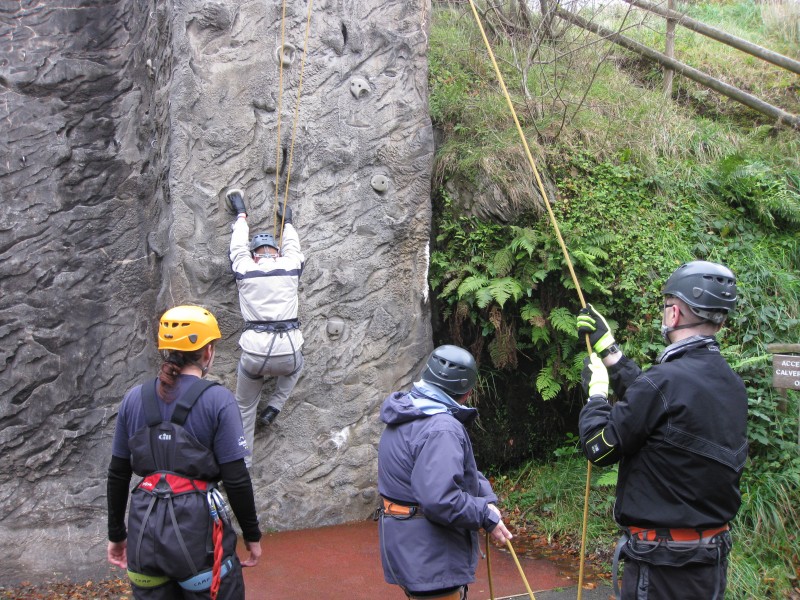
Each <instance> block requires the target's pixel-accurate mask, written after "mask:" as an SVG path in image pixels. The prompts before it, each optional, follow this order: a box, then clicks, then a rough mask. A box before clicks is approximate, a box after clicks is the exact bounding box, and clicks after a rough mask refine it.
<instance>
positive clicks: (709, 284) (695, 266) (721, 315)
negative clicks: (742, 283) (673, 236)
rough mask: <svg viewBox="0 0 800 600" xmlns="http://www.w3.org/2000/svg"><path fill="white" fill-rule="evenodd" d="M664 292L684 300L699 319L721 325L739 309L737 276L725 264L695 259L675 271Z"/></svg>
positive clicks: (665, 294)
mask: <svg viewBox="0 0 800 600" xmlns="http://www.w3.org/2000/svg"><path fill="white" fill-rule="evenodd" d="M661 293H662V294H663V295H664V296H675V297H677V298H680V299H681V300H683V301H684V302H685V303H686V304H688V305H689V308H691V309H692V312H693V313H694V314H696V315H697V316H698V317H700V318H701V319H703V320H705V321H711V322H712V323H714V324H716V325H719V324H720V323H722V322H723V321H724V320H725V316H726V315H727V314H728V313H729V312H730V311H732V310H733V309H734V308H736V276H735V275H734V274H733V271H731V270H730V269H729V268H728V267H726V266H724V265H720V264H717V263H712V262H707V261H704V260H695V261H692V262H688V263H684V264H682V265H681V266H680V267H678V268H677V269H675V271H673V273H672V275H670V276H669V279H667V282H666V283H665V284H664V289H663V290H662V291H661Z"/></svg>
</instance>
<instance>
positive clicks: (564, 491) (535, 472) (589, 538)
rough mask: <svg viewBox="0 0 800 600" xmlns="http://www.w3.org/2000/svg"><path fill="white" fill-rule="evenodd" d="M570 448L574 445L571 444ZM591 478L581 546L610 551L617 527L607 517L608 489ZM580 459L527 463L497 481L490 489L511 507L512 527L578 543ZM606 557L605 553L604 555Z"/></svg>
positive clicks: (610, 507)
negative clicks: (585, 530) (587, 511)
mask: <svg viewBox="0 0 800 600" xmlns="http://www.w3.org/2000/svg"><path fill="white" fill-rule="evenodd" d="M573 448H574V446H573ZM597 479H598V476H597V474H594V475H593V479H592V481H593V485H592V488H591V492H590V496H589V506H590V518H589V522H588V526H587V533H586V546H587V548H590V549H591V550H590V552H593V551H594V549H603V550H606V551H607V550H608V549H610V548H613V547H614V543H615V538H616V532H617V527H616V525H615V524H614V519H613V514H612V510H613V506H614V490H613V488H610V487H608V486H605V485H602V486H601V485H597ZM585 484H586V459H584V458H583V455H578V454H564V453H562V456H561V457H560V458H559V459H558V460H557V461H555V462H546V463H542V462H535V461H532V462H529V463H527V464H525V465H524V466H523V467H521V468H520V469H518V470H515V471H512V472H510V473H508V474H507V475H504V476H500V477H497V478H496V479H495V481H494V489H495V491H496V492H497V494H498V496H500V497H501V498H502V499H503V505H504V506H513V507H514V508H515V512H516V513H517V516H515V517H513V518H512V521H514V520H516V521H518V522H517V523H516V525H517V526H527V527H531V528H533V529H534V530H537V531H542V532H544V533H545V535H547V538H548V542H552V541H553V540H554V539H565V538H569V539H572V540H575V541H577V540H579V539H580V538H579V534H580V532H581V529H582V521H583V498H584V490H585ZM606 553H607V552H606Z"/></svg>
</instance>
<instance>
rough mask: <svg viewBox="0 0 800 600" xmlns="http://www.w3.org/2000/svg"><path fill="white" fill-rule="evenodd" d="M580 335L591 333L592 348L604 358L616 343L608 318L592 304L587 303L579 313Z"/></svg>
mask: <svg viewBox="0 0 800 600" xmlns="http://www.w3.org/2000/svg"><path fill="white" fill-rule="evenodd" d="M577 324H578V335H586V334H588V335H589V342H590V343H591V344H592V350H594V351H595V352H597V354H599V355H600V358H603V357H604V356H605V355H606V354H607V352H605V351H606V350H608V349H609V348H611V346H613V345H614V344H616V343H617V342H616V340H615V339H614V334H613V333H612V332H611V328H610V327H609V326H608V323H607V322H606V320H605V319H604V318H603V317H602V315H601V314H600V313H598V312H597V311H596V310H595V309H594V307H593V306H592V305H591V304H587V305H586V307H585V308H582V309H581V310H580V312H579V313H578V321H577Z"/></svg>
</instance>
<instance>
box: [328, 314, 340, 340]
mask: <svg viewBox="0 0 800 600" xmlns="http://www.w3.org/2000/svg"><path fill="white" fill-rule="evenodd" d="M326 330H327V332H328V337H329V338H331V339H333V340H335V339H336V338H338V337H339V336H341V335H342V332H344V319H341V318H339V317H331V318H330V319H328V326H327V328H326Z"/></svg>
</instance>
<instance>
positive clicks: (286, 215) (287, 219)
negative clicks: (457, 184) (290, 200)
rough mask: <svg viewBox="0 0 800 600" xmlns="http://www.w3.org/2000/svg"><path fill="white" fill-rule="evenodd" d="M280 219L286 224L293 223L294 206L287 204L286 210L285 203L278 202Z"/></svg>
mask: <svg viewBox="0 0 800 600" xmlns="http://www.w3.org/2000/svg"><path fill="white" fill-rule="evenodd" d="M278 221H283V223H284V224H286V225H291V224H292V208H291V207H290V206H287V207H286V209H285V212H284V204H283V203H282V202H278Z"/></svg>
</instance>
